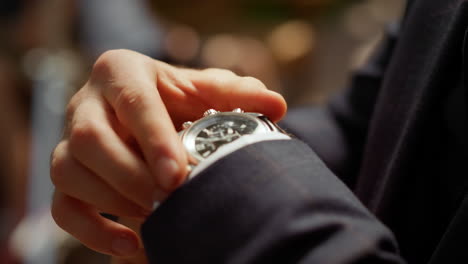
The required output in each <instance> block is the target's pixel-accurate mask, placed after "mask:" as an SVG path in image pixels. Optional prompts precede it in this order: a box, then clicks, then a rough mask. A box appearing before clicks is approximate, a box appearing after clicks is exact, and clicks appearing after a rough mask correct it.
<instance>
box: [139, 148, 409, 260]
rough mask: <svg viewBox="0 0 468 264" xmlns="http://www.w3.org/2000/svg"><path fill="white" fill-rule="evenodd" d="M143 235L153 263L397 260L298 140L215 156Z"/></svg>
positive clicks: (385, 236) (380, 230)
mask: <svg viewBox="0 0 468 264" xmlns="http://www.w3.org/2000/svg"><path fill="white" fill-rule="evenodd" d="M195 193H196V194H197V195H196V196H193V195H194V194H195ZM187 199H189V200H187ZM143 239H144V242H145V245H146V246H148V247H147V253H148V256H149V258H150V260H151V262H154V263H296V262H298V263H401V261H400V260H399V257H398V255H397V248H396V243H395V241H394V239H393V236H392V234H391V233H390V231H389V230H388V229H386V228H385V227H384V226H383V225H381V224H380V223H379V222H378V221H377V220H376V219H375V218H374V216H372V214H370V213H369V212H368V211H367V210H366V209H365V207H364V206H363V205H361V203H360V202H359V201H358V199H357V198H356V197H355V196H354V195H353V194H352V192H351V191H350V190H349V189H347V188H346V187H345V185H344V184H343V183H342V182H341V181H340V180H339V179H338V178H337V177H336V176H335V175H333V173H331V172H330V171H329V170H328V168H327V167H326V166H325V165H324V164H323V163H322V161H321V160H320V159H319V158H318V157H317V156H316V155H315V154H314V152H313V151H311V149H310V148H309V147H308V146H307V145H306V144H304V143H302V142H301V141H299V140H291V141H284V140H283V141H271V142H261V143H258V144H255V145H251V146H247V147H246V148H244V149H242V150H241V151H237V152H235V153H233V154H232V155H229V156H228V157H226V158H224V159H222V160H220V161H218V162H216V163H215V164H214V165H213V166H211V167H210V168H208V169H207V170H206V171H205V172H204V173H203V175H200V176H197V177H196V178H194V179H193V180H192V181H191V182H189V183H188V184H186V185H185V186H183V187H182V188H180V189H179V190H177V191H176V192H175V193H174V195H172V196H171V197H170V198H169V199H168V200H167V201H166V202H165V203H163V204H162V205H161V207H160V208H158V209H157V211H156V213H155V214H153V215H152V216H151V217H150V218H149V219H148V220H147V222H146V223H145V225H144V226H143ZM335 251H339V254H336V253H335ZM332 252H333V254H331V253H332Z"/></svg>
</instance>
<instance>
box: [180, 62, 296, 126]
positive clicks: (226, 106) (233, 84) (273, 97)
mask: <svg viewBox="0 0 468 264" xmlns="http://www.w3.org/2000/svg"><path fill="white" fill-rule="evenodd" d="M181 72H183V73H184V74H185V75H186V76H187V78H189V79H190V81H191V82H192V83H193V84H194V85H195V87H197V91H198V94H197V95H198V96H200V97H201V98H203V99H204V100H205V101H206V102H209V103H210V104H211V105H212V107H214V108H216V109H219V110H224V111H227V110H233V109H235V108H242V109H243V110H244V111H248V112H259V113H263V114H265V115H266V116H268V117H269V118H270V119H272V120H273V121H278V120H280V119H281V118H282V117H283V116H284V115H285V113H286V109H287V105H286V101H285V100H284V98H283V97H282V96H281V95H280V94H278V93H276V92H273V91H270V90H268V89H267V88H266V86H265V85H264V84H263V83H262V82H261V81H259V80H258V79H255V78H253V77H241V76H237V75H235V74H234V73H232V72H231V71H228V70H221V69H206V70H202V71H197V70H189V69H181ZM214 98H215V99H214Z"/></svg>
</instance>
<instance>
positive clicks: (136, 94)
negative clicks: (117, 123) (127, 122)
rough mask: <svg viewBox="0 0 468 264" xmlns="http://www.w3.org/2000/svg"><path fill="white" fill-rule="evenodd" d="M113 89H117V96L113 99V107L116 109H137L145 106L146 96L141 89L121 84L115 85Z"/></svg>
mask: <svg viewBox="0 0 468 264" xmlns="http://www.w3.org/2000/svg"><path fill="white" fill-rule="evenodd" d="M114 89H115V90H116V91H117V97H116V99H115V108H116V109H117V110H119V109H120V110H123V111H126V110H137V111H138V110H140V109H142V108H144V107H145V106H146V98H147V97H146V96H145V94H144V93H143V92H142V91H141V90H139V89H135V88H128V87H127V88H125V87H122V86H116V87H115V88H114Z"/></svg>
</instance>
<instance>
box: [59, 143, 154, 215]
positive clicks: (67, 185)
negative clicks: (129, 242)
mask: <svg viewBox="0 0 468 264" xmlns="http://www.w3.org/2000/svg"><path fill="white" fill-rule="evenodd" d="M51 179H52V182H53V183H54V185H55V187H56V189H57V190H59V191H60V192H62V193H66V194H67V195H69V196H71V197H73V198H75V199H78V200H81V201H84V202H87V203H89V204H92V205H93V206H94V207H96V208H97V209H99V210H100V211H101V212H106V213H109V214H113V215H118V216H129V217H135V218H146V217H147V216H148V215H149V214H150V211H149V210H147V209H144V208H142V207H140V206H138V205H137V204H135V203H134V202H131V201H129V200H128V199H126V198H125V197H123V196H122V195H121V194H120V193H118V192H116V191H115V190H114V189H113V188H111V187H110V186H109V185H108V184H107V183H105V182H104V181H103V180H102V179H100V178H99V176H97V175H95V174H94V173H93V172H91V171H90V170H89V169H87V168H85V167H84V166H82V165H81V164H79V163H78V162H77V161H76V160H75V158H73V157H72V156H71V155H70V152H69V149H68V141H66V140H65V141H62V142H60V143H59V144H58V146H57V147H56V148H55V151H54V153H53V155H52V161H51Z"/></svg>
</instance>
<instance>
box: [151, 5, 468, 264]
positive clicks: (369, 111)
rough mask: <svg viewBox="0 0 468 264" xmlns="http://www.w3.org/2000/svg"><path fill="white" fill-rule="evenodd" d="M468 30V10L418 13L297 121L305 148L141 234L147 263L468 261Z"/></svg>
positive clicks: (206, 184) (248, 166) (253, 160)
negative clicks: (338, 90) (340, 89)
mask: <svg viewBox="0 0 468 264" xmlns="http://www.w3.org/2000/svg"><path fill="white" fill-rule="evenodd" d="M467 28H468V2H465V1H462V0H415V1H411V2H410V3H409V5H408V8H407V13H406V16H405V18H404V20H403V21H402V23H401V26H400V27H399V26H391V27H389V29H388V34H387V37H386V39H385V40H384V41H383V43H382V45H381V47H380V49H379V51H378V52H376V54H375V56H374V57H373V58H372V59H371V60H370V61H369V63H368V64H367V65H366V66H365V67H363V69H362V70H360V71H359V72H357V73H356V74H355V75H354V77H353V79H352V82H351V84H350V87H349V89H347V90H346V91H345V92H344V93H342V94H340V95H338V96H337V97H336V98H335V99H334V100H333V101H332V102H331V103H330V104H329V105H328V106H327V107H317V108H312V107H304V108H300V109H295V110H292V111H290V113H289V114H288V117H287V118H286V120H285V121H284V122H283V123H282V125H283V126H284V127H285V128H286V129H288V130H289V131H290V132H292V133H293V134H296V135H297V137H298V138H299V139H300V140H302V141H300V140H291V141H272V142H262V143H257V144H254V145H250V146H248V147H245V148H243V149H241V150H239V151H236V152H234V153H233V154H231V155H229V156H227V157H225V158H223V159H221V160H219V161H218V162H216V163H215V164H214V165H213V166H211V167H210V168H208V169H207V170H206V171H204V172H203V173H202V174H201V175H199V176H198V177H196V178H195V179H193V180H192V181H190V182H188V183H187V184H185V185H184V186H183V187H181V188H180V189H178V190H177V191H176V192H175V193H174V194H173V195H171V196H170V198H169V199H168V200H167V201H165V202H164V203H163V204H162V205H161V207H160V208H159V209H157V210H156V211H155V212H154V213H153V215H151V216H150V218H149V219H148V220H147V221H146V223H145V224H144V226H143V228H142V236H143V241H144V243H145V247H146V251H147V254H148V257H149V259H150V261H151V262H152V263H404V262H405V261H407V262H408V263H432V264H435V263H468V196H467V188H468V174H467V171H468V170H467V166H466V165H465V164H467V163H468V157H467V140H466V138H467V135H468V134H467V130H466V98H467V97H466V94H467V87H466V86H467V83H466V76H467V72H466V71H467V70H468V69H467V68H466V67H467V66H465V62H467V61H468V54H467V52H468V42H467V41H465V36H466V35H467V34H466V29H467ZM303 142H305V143H303ZM465 247H466V249H465Z"/></svg>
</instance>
